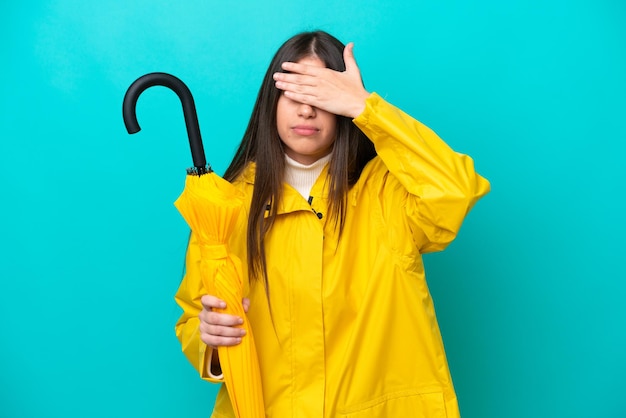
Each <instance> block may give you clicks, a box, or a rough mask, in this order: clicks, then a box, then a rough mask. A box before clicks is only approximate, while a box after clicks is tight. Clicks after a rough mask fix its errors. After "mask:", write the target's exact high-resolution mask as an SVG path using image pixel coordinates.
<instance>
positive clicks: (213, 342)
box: [200, 334, 241, 348]
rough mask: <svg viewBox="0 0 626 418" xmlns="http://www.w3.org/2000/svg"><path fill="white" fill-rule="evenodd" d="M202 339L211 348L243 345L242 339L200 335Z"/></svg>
mask: <svg viewBox="0 0 626 418" xmlns="http://www.w3.org/2000/svg"><path fill="white" fill-rule="evenodd" d="M200 339H201V340H202V342H203V343H205V344H206V345H208V346H209V347H212V348H216V347H227V346H233V345H237V344H239V343H241V337H217V336H214V335H208V334H200Z"/></svg>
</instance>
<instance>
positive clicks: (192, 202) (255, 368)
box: [174, 173, 265, 418]
mask: <svg viewBox="0 0 626 418" xmlns="http://www.w3.org/2000/svg"><path fill="white" fill-rule="evenodd" d="M174 205H175V206H176V208H177V209H178V211H179V212H180V213H181V215H182V216H183V218H185V220H186V221H187V224H189V226H190V227H191V230H192V231H193V233H194V235H195V236H196V239H197V241H198V244H199V245H200V253H201V260H200V263H201V264H200V273H201V275H202V279H203V282H204V285H205V287H206V289H207V292H208V293H209V294H211V295H214V296H216V297H218V298H220V299H221V300H223V301H224V302H226V308H225V309H224V310H223V312H224V313H228V314H230V315H236V316H239V317H241V318H246V314H245V312H244V310H243V306H242V304H241V300H242V298H243V282H242V269H241V260H239V258H238V257H236V256H235V255H233V254H231V253H230V252H229V251H228V247H227V241H228V237H229V236H230V234H231V233H232V231H233V228H234V226H235V223H236V222H237V217H238V215H239V213H240V212H241V210H242V207H243V197H242V194H241V192H240V191H239V190H237V189H236V188H235V187H234V186H233V185H232V184H230V183H229V182H227V181H226V180H224V179H222V178H221V177H219V176H217V175H216V174H215V173H209V174H204V175H197V174H194V173H192V174H190V175H188V176H187V179H186V181H185V189H184V190H183V192H182V194H181V195H180V197H179V198H178V199H177V200H176V202H175V203H174ZM241 327H242V328H244V329H245V330H246V336H244V337H243V338H242V340H241V343H240V344H238V345H235V346H230V347H219V348H218V354H219V358H220V364H221V367H222V372H223V374H224V383H225V384H226V389H227V390H228V395H229V397H230V400H231V403H232V405H233V409H234V411H235V414H236V415H237V416H238V417H245V418H255V417H265V407H264V404H263V392H262V389H261V372H260V370H259V364H258V360H257V354H256V347H255V344H254V338H253V336H252V330H251V329H250V326H249V322H248V321H247V320H245V319H244V323H243V325H241Z"/></svg>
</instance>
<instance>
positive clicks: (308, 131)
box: [291, 125, 320, 136]
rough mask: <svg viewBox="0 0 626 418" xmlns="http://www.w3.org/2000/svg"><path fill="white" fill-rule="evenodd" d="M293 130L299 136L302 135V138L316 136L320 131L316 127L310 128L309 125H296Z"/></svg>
mask: <svg viewBox="0 0 626 418" xmlns="http://www.w3.org/2000/svg"><path fill="white" fill-rule="evenodd" d="M291 130H292V131H293V132H294V133H296V134H297V135H301V136H311V135H315V134H316V133H318V132H319V131H320V130H319V129H318V128H316V127H315V126H309V125H296V126H294V127H292V128H291Z"/></svg>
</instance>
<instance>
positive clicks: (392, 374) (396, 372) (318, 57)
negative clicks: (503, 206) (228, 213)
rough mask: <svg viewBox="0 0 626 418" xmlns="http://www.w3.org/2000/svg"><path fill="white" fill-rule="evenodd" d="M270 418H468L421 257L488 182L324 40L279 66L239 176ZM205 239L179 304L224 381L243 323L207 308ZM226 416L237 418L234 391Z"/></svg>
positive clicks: (188, 350)
mask: <svg viewBox="0 0 626 418" xmlns="http://www.w3.org/2000/svg"><path fill="white" fill-rule="evenodd" d="M225 177H226V179H228V180H229V181H231V182H232V183H233V184H234V185H235V186H236V187H238V188H239V189H240V190H242V191H243V193H244V194H245V196H246V198H247V200H246V206H247V208H248V211H247V212H246V216H242V217H240V220H239V224H238V227H237V229H236V231H235V233H234V234H233V236H232V239H231V242H229V249H230V250H231V251H232V252H233V253H235V254H236V255H237V256H238V257H240V258H241V259H242V261H243V262H244V269H245V270H246V272H247V275H246V278H245V282H246V283H247V286H249V292H248V298H246V299H244V301H243V304H244V308H245V310H247V320H248V321H250V327H251V329H252V330H253V333H254V338H255V342H256V347H257V351H258V357H259V363H260V368H261V374H262V381H263V396H264V401H265V406H266V415H267V417H279V418H285V417H315V418H320V417H352V418H363V417H458V416H459V411H458V406H457V401H456V396H455V393H454V389H453V385H452V381H451V378H450V373H449V370H448V365H447V362H446V358H445V353H444V347H443V342H442V340H441V335H440V332H439V328H438V325H437V321H436V318H435V312H434V307H433V302H432V299H431V296H430V294H429V291H428V287H427V285H426V281H425V277H424V267H423V264H422V254H423V253H426V252H431V251H440V250H443V249H444V248H445V247H446V245H448V244H449V243H450V242H451V241H452V240H453V239H454V238H455V236H456V234H457V232H458V230H459V228H460V226H461V223H462V222H463V219H464V218H465V216H466V215H467V213H468V211H469V210H470V208H471V207H472V206H473V205H474V203H475V202H476V201H477V200H478V199H479V198H480V197H481V196H483V195H484V194H486V193H487V192H488V191H489V183H488V182H487V181H486V180H485V179H484V178H482V177H480V176H479V175H477V174H476V173H475V172H474V166H473V162H472V160H471V159H470V158H469V157H468V156H465V155H462V154H458V153H456V152H454V151H453V150H452V149H450V148H449V147H448V146H447V145H446V144H445V143H444V142H443V141H442V140H441V139H440V138H438V137H437V135H436V134H434V133H433V132H432V131H431V130H430V129H428V128H427V127H426V126H424V125H422V124H421V123H419V122H418V121H416V120H415V119H413V118H411V117H410V116H408V115H407V114H405V113H403V112H402V111H400V110H399V109H397V108H395V107H393V106H392V105H390V104H389V103H387V102H386V101H385V100H383V99H382V98H381V97H380V96H378V95H377V94H375V93H369V92H367V91H366V90H365V88H364V87H363V83H362V80H361V75H360V72H359V69H358V67H357V64H356V62H355V60H354V57H353V52H352V45H351V44H349V45H348V46H346V47H344V45H343V44H342V43H341V42H339V41H338V40H337V39H335V38H334V37H332V36H331V35H329V34H327V33H324V32H311V33H302V34H299V35H296V36H294V37H293V38H291V39H289V40H288V41H287V42H286V43H285V44H283V45H282V46H281V48H280V49H279V50H278V52H277V53H276V55H275V56H274V58H273V60H272V62H271V64H270V67H269V69H268V71H267V73H266V75H265V78H264V80H263V83H262V86H261V89H260V91H259V95H258V97H257V101H256V104H255V106H254V110H253V112H252V117H251V119H250V123H249V125H248V128H247V130H246V132H245V134H244V137H243V140H242V142H241V145H240V146H239V149H238V150H237V153H236V155H235V157H234V159H233V161H232V163H231V165H230V167H229V168H228V170H227V171H226V173H225ZM199 259H200V254H199V249H198V248H197V243H196V242H195V239H194V237H193V236H192V238H191V240H190V244H189V250H188V254H187V274H186V276H185V278H184V280H183V282H182V284H181V286H180V289H179V291H178V293H177V295H176V300H177V302H178V303H179V305H180V306H181V307H182V308H183V311H184V312H183V315H182V316H181V318H180V320H179V322H178V323H177V325H176V333H177V335H178V337H179V339H180V340H181V343H182V346H183V351H184V352H185V354H186V355H187V357H188V358H189V360H190V361H191V362H192V364H193V365H194V366H195V367H196V368H197V369H198V370H199V372H200V374H201V376H202V378H204V379H207V380H210V381H217V382H219V381H220V377H219V358H217V355H215V353H216V352H217V350H214V348H215V347H217V346H226V345H234V344H238V343H240V342H241V339H242V338H246V336H245V335H243V332H242V330H241V328H239V327H238V326H239V325H240V324H241V323H242V321H243V318H238V317H234V316H229V315H226V314H223V313H220V309H221V308H223V307H224V304H223V302H222V301H220V300H218V299H217V298H215V297H214V296H212V295H207V294H206V293H207V292H206V290H205V289H204V288H203V286H202V281H201V279H200V277H199V270H198V267H197V265H198V262H199ZM213 416H214V417H232V416H234V415H233V412H232V407H231V405H230V401H229V399H228V394H227V392H226V390H225V388H224V387H222V389H221V391H220V392H219V394H218V397H217V400H216V406H215V410H214V413H213Z"/></svg>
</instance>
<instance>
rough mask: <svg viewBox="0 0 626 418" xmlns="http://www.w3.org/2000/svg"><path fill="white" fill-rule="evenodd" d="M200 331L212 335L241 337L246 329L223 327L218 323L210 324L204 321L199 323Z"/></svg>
mask: <svg viewBox="0 0 626 418" xmlns="http://www.w3.org/2000/svg"><path fill="white" fill-rule="evenodd" d="M200 333H202V334H207V335H212V336H215V337H232V338H237V337H243V336H244V335H246V330H245V329H243V328H236V327H223V326H220V325H211V324H207V323H205V322H203V323H201V324H200Z"/></svg>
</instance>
